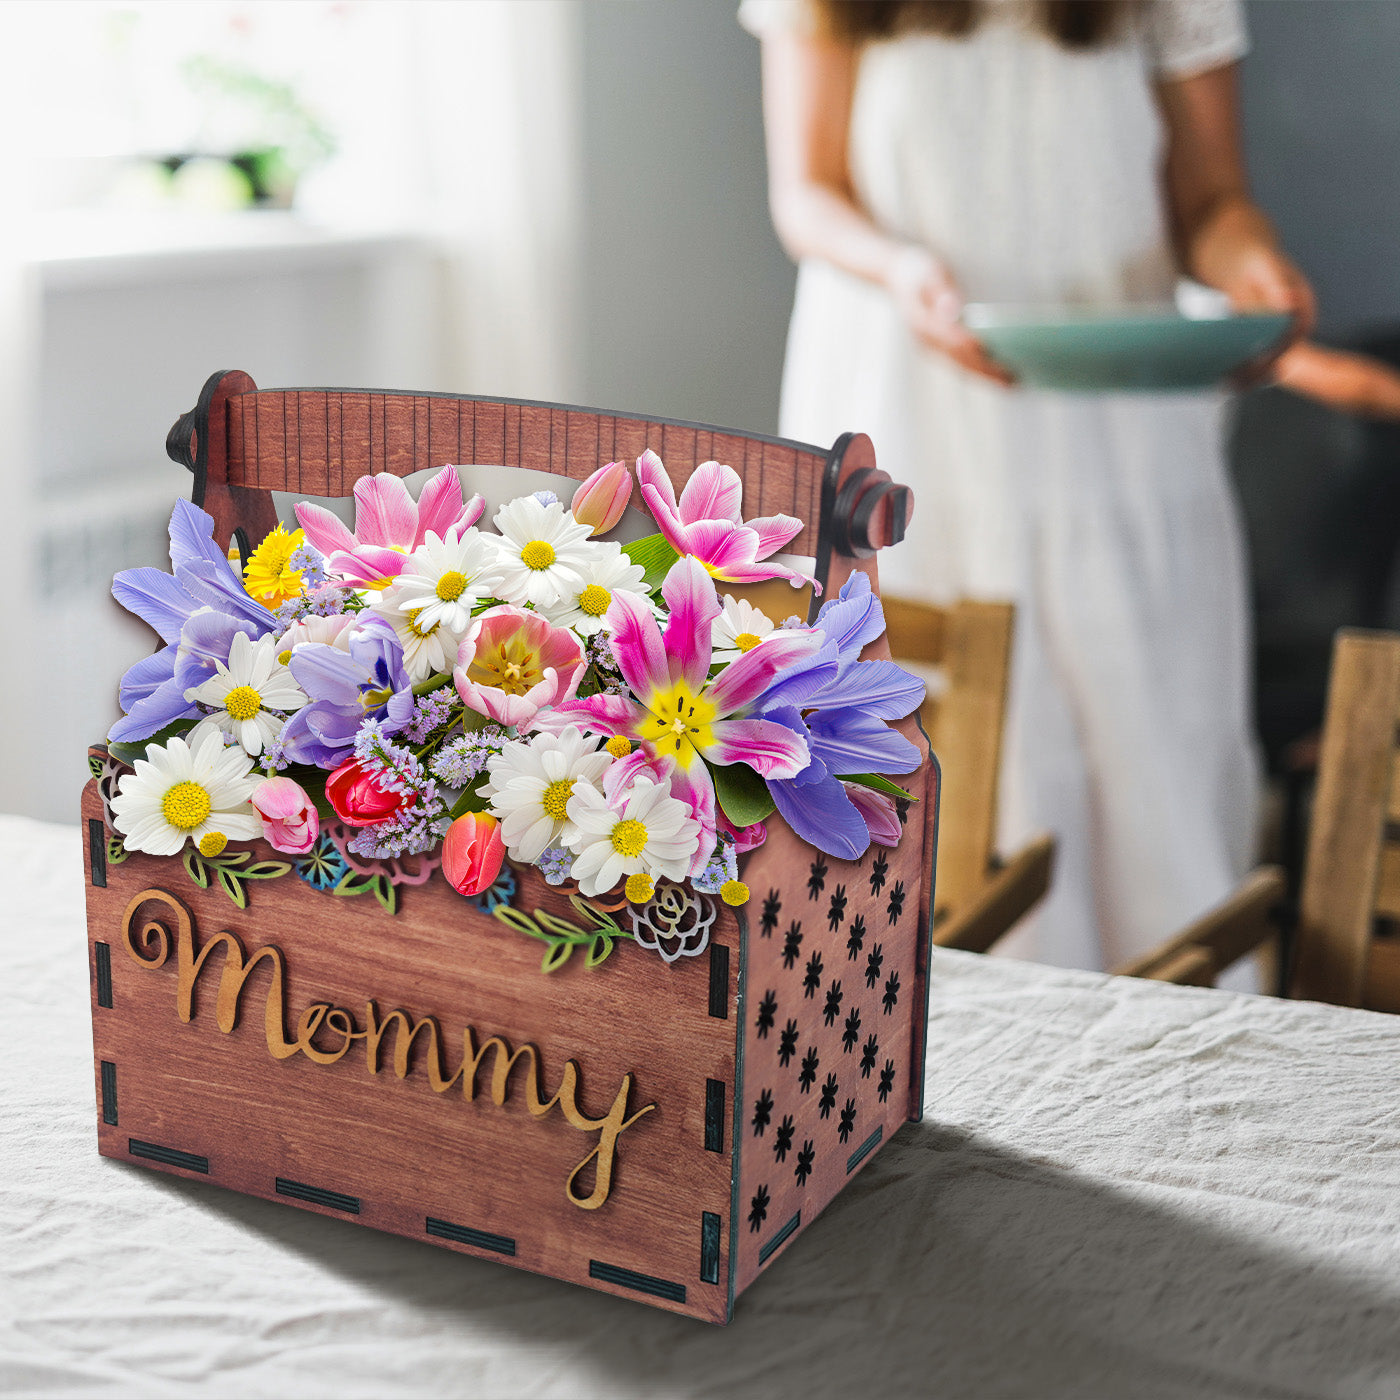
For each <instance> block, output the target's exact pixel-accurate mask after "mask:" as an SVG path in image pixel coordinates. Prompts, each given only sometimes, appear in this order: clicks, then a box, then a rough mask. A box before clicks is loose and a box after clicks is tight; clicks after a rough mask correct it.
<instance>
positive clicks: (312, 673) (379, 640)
mask: <svg viewBox="0 0 1400 1400" xmlns="http://www.w3.org/2000/svg"><path fill="white" fill-rule="evenodd" d="M287 664H288V666H289V667H290V668H291V672H292V675H293V676H294V677H296V682H297V684H298V685H299V686H300V687H301V688H302V689H303V690H304V691H305V692H306V693H307V694H308V695H309V696H310V697H311V704H309V705H306V706H303V707H302V708H301V709H300V710H298V711H297V712H296V713H295V714H294V715H293V716H292V717H291V719H289V720H288V721H287V724H286V728H284V729H283V730H282V736H281V738H282V751H283V752H284V753H285V754H286V756H287V757H288V758H289V759H291V760H292V761H293V762H294V763H314V764H315V765H316V766H317V767H318V768H334V767H336V766H337V764H339V763H340V762H341V761H342V760H344V759H347V758H350V757H352V756H353V754H354V745H355V735H356V733H357V731H358V730H359V727H360V725H361V724H362V723H363V722H364V721H365V720H367V719H377V720H380V721H381V722H382V723H383V726H384V733H386V734H397V733H398V732H399V730H401V729H402V728H403V727H404V725H406V724H408V723H409V722H410V721H411V720H412V719H413V684H412V682H411V681H410V680H409V678H408V672H407V671H406V670H405V669H404V664H403V647H402V646H401V645H400V644H399V639H398V637H397V636H395V635H394V629H393V628H392V627H390V626H389V624H388V623H387V622H385V621H384V619H383V618H382V617H374V616H365V615H362V620H360V621H358V622H357V623H356V625H355V629H354V632H353V634H352V636H351V638H350V650H349V651H341V649H340V648H339V647H333V646H327V645H325V644H324V643H322V642H303V643H302V644H301V645H300V646H298V647H297V648H296V649H295V650H294V651H293V652H292V658H291V660H290V661H289V662H288V663H287Z"/></svg>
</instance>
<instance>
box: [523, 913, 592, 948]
mask: <svg viewBox="0 0 1400 1400" xmlns="http://www.w3.org/2000/svg"><path fill="white" fill-rule="evenodd" d="M535 918H536V919H538V920H539V924H540V927H541V928H544V929H548V930H549V932H550V933H552V934H556V935H557V936H558V937H560V938H567V939H569V940H570V942H573V943H584V942H587V940H588V935H587V934H586V933H585V932H584V931H583V930H582V929H581V928H580V927H579V926H578V925H577V924H571V923H570V922H569V921H568V920H567V919H561V918H559V916H558V915H557V914H551V913H550V912H549V910H547V909H536V910H535Z"/></svg>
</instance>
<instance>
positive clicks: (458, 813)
mask: <svg viewBox="0 0 1400 1400" xmlns="http://www.w3.org/2000/svg"><path fill="white" fill-rule="evenodd" d="M490 776H491V775H490V774H489V773H488V772H486V770H485V769H482V771H481V772H480V773H478V774H477V775H476V777H474V778H473V779H472V780H471V782H469V783H468V784H467V785H466V787H464V788H463V789H462V795H461V796H460V797H459V798H458V799H457V800H456V801H455V802H454V803H453V804H452V806H451V808H450V809H449V810H448V813H447V815H448V818H449V819H450V820H451V821H454V822H455V821H456V820H457V818H458V817H465V816H466V815H467V813H468V812H480V811H482V810H483V804H482V801H481V789H482V788H484V787H485V786H486V783H487V780H488V779H489V778H490Z"/></svg>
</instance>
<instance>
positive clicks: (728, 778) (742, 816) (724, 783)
mask: <svg viewBox="0 0 1400 1400" xmlns="http://www.w3.org/2000/svg"><path fill="white" fill-rule="evenodd" d="M710 771H711V772H712V773H713V774H714V778H715V796H716V797H717V798H719V805H720V806H721V807H722V808H723V809H724V815H725V816H726V817H728V818H729V820H730V821H732V822H733V823H734V825H735V826H752V825H753V824H754V823H755V822H761V821H762V820H763V819H764V818H765V817H768V816H771V815H772V812H773V794H772V793H770V792H769V791H768V784H767V783H765V782H764V781H763V779H762V778H760V777H759V776H758V774H757V773H755V772H754V771H753V769H752V768H750V767H749V766H748V765H747V764H744V763H731V764H729V765H727V766H726V767H723V768H712V769H711V770H710Z"/></svg>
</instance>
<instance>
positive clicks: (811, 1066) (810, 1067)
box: [797, 1045, 822, 1094]
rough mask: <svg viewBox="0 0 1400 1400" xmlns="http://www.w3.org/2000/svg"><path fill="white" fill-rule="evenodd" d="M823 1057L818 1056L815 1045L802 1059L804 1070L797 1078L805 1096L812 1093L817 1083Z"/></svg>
mask: <svg viewBox="0 0 1400 1400" xmlns="http://www.w3.org/2000/svg"><path fill="white" fill-rule="evenodd" d="M821 1062H822V1061H821V1056H820V1055H818V1054H817V1047H816V1046H815V1045H813V1046H812V1047H811V1048H810V1049H809V1050H808V1051H807V1053H806V1054H805V1055H804V1056H803V1057H802V1070H801V1072H800V1073H799V1074H798V1076H797V1083H798V1087H799V1088H800V1089H801V1090H802V1092H803V1093H804V1094H805V1093H807V1092H809V1091H810V1089H811V1087H812V1085H813V1084H814V1083H815V1082H816V1078H817V1069H818V1068H819V1066H820V1065H821Z"/></svg>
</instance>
